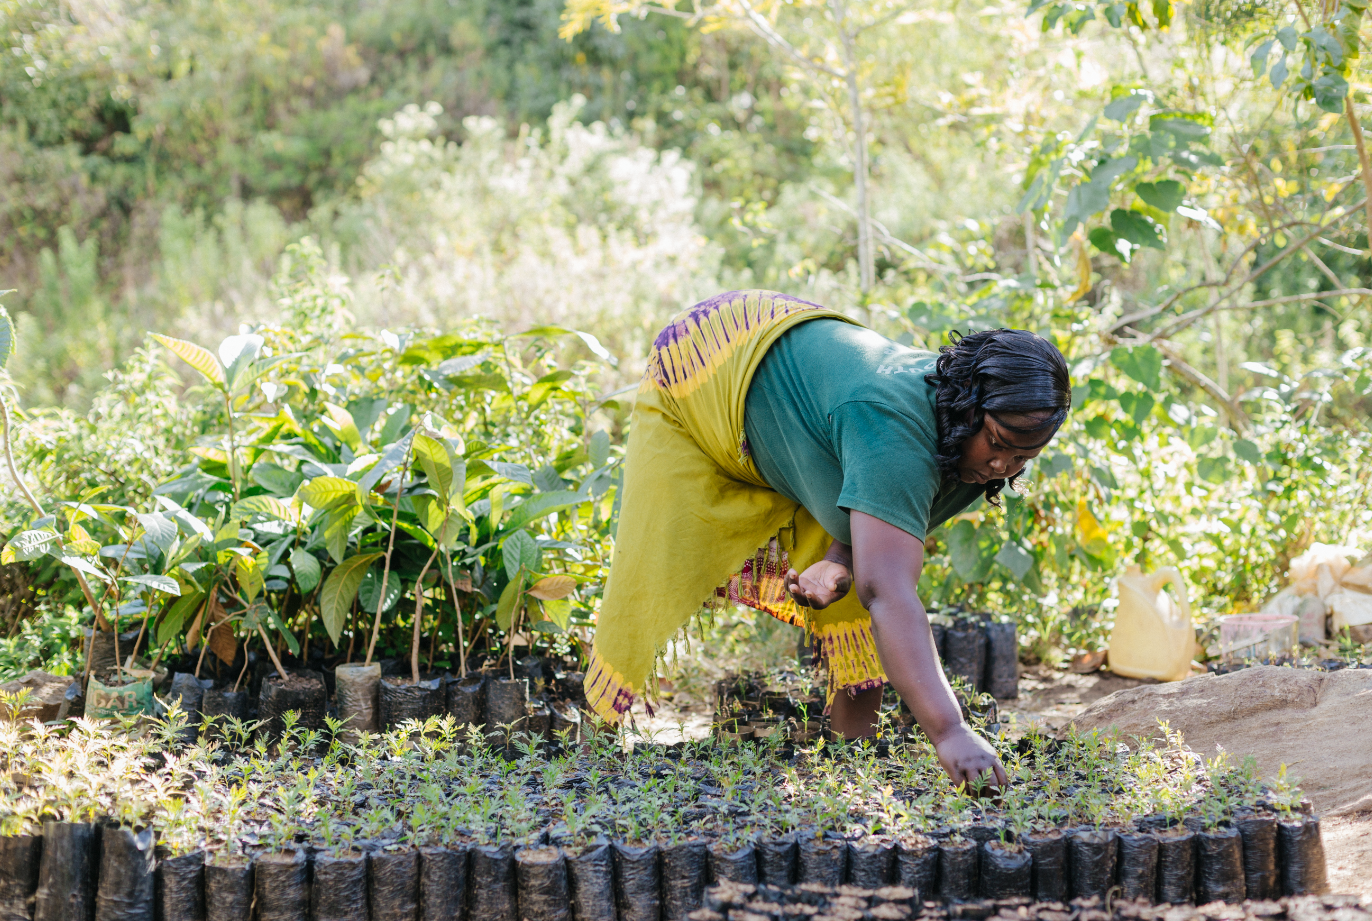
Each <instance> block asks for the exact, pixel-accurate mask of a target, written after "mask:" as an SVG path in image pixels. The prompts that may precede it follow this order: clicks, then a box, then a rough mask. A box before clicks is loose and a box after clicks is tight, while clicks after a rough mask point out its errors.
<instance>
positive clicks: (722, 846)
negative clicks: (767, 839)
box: [710, 841, 757, 884]
mask: <svg viewBox="0 0 1372 921" xmlns="http://www.w3.org/2000/svg"><path fill="white" fill-rule="evenodd" d="M710 880H711V882H713V883H715V884H719V883H723V882H730V883H745V884H746V883H756V882H757V848H755V847H754V846H753V845H752V843H751V842H747V843H744V844H742V845H739V844H735V843H732V842H730V843H727V844H726V843H725V842H723V841H711V842H710Z"/></svg>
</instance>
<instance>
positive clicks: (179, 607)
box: [157, 592, 205, 646]
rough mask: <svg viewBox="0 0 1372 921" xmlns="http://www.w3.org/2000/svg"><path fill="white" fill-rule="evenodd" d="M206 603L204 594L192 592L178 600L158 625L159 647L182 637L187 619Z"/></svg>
mask: <svg viewBox="0 0 1372 921" xmlns="http://www.w3.org/2000/svg"><path fill="white" fill-rule="evenodd" d="M204 601H205V593H204V592H191V593H190V594H188V595H182V596H181V597H180V598H178V599H177V600H176V603H175V604H173V605H172V606H171V607H170V608H168V609H167V613H166V614H164V615H162V622H161V623H160V624H158V625H157V645H158V646H165V645H167V644H168V643H170V642H171V641H172V640H174V639H176V638H177V637H178V636H180V635H181V630H182V628H183V627H185V625H186V618H188V617H190V616H191V614H192V613H193V612H194V611H196V610H197V609H198V608H199V607H200V605H201V604H202V603H203V602H204Z"/></svg>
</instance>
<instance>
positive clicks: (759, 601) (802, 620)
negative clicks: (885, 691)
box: [584, 529, 886, 724]
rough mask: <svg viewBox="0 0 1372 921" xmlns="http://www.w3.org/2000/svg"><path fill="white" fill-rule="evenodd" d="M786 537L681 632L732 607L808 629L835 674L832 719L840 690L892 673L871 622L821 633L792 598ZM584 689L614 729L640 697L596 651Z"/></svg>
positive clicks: (771, 543)
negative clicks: (885, 666) (879, 652)
mask: <svg viewBox="0 0 1372 921" xmlns="http://www.w3.org/2000/svg"><path fill="white" fill-rule="evenodd" d="M783 530H784V529H783ZM780 537H781V535H780V533H778V534H777V536H775V537H773V538H771V539H770V540H768V541H767V543H766V544H763V545H762V546H761V547H758V549H757V552H756V553H755V554H753V556H752V558H751V559H749V560H746V561H745V562H744V564H743V566H741V567H740V568H739V569H738V570H736V571H734V572H732V573H730V574H729V575H728V576H727V577H726V578H725V579H724V580H723V581H722V582H720V584H719V585H718V586H717V587H716V588H715V590H714V592H713V593H712V594H711V595H710V597H709V598H708V599H706V601H705V603H704V604H702V605H701V606H700V609H699V610H698V611H697V612H696V614H695V615H693V616H692V617H691V618H690V620H688V621H687V622H686V623H685V624H683V625H682V628H681V631H680V632H681V633H683V634H686V635H688V636H689V634H688V633H687V631H688V628H689V627H690V625H691V623H692V622H699V621H700V619H702V618H706V617H713V616H714V615H715V614H716V613H717V612H719V611H721V610H723V609H724V608H725V607H726V606H728V605H731V604H738V605H742V606H744V607H749V608H752V609H754V610H756V611H762V612H763V613H765V614H770V615H771V616H772V617H775V618H776V619H777V620H779V621H781V622H782V623H785V624H790V625H791V626H793V627H802V628H804V630H805V634H806V636H807V637H809V638H811V639H818V640H819V648H820V653H821V654H822V655H823V657H824V661H825V665H826V668H827V670H828V673H829V685H828V690H827V693H826V695H825V707H824V712H825V713H828V712H829V708H830V707H831V706H832V705H833V702H834V695H835V694H837V693H838V692H839V691H840V690H846V691H848V693H849V694H857V693H859V692H861V691H866V690H870V689H872V688H879V687H881V686H882V685H884V684H885V683H886V677H885V674H886V673H885V672H884V671H883V670H882V667H881V659H880V657H879V656H878V655H877V647H876V640H875V638H874V637H873V636H872V625H871V621H870V620H869V621H867V622H865V623H864V622H858V621H846V622H842V623H836V624H823V625H820V626H819V627H818V628H816V626H815V624H814V621H813V619H812V618H811V617H810V614H811V611H810V609H809V608H803V607H801V606H800V605H798V604H796V603H795V601H794V600H793V599H792V598H791V597H790V595H789V594H787V592H786V571H787V570H788V569H789V568H790V560H789V557H788V555H787V553H786V551H785V550H784V549H782V547H781V540H780ZM670 645H671V644H670V643H668V646H670ZM665 654H666V648H665V647H664V648H663V649H659V650H657V655H656V656H655V658H654V663H655V667H654V670H653V672H652V673H651V674H650V675H649V676H648V679H647V685H648V687H649V688H650V689H655V688H656V685H657V681H656V677H657V671H656V662H658V661H661V659H662V658H663V656H664V655H665ZM584 686H585V689H586V703H587V705H588V706H589V707H590V708H591V710H592V711H593V712H594V713H595V714H596V715H597V716H599V717H600V718H601V719H602V720H604V721H605V722H607V723H611V724H617V723H619V722H620V721H621V720H622V719H623V718H624V716H625V714H627V713H628V712H629V708H630V707H632V706H633V703H634V698H635V697H636V696H637V695H636V694H635V692H634V690H633V689H632V688H631V687H630V686H629V684H628V682H627V681H626V680H625V679H624V676H623V675H621V674H620V673H619V672H617V671H615V670H614V669H613V668H611V667H610V666H609V665H608V664H606V662H605V660H604V659H602V658H601V657H600V654H599V653H598V652H596V651H595V650H594V649H592V650H591V663H590V667H589V668H588V669H587V672H586V681H585V685H584ZM654 696H655V695H654ZM650 712H651V710H650Z"/></svg>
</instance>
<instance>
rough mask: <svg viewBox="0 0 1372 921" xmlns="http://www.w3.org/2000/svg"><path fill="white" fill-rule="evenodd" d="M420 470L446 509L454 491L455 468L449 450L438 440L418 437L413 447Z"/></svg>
mask: <svg viewBox="0 0 1372 921" xmlns="http://www.w3.org/2000/svg"><path fill="white" fill-rule="evenodd" d="M412 450H413V451H414V456H415V459H416V460H418V461H419V466H420V469H422V470H423V471H424V476H426V477H427V478H428V480H429V488H430V489H432V490H433V491H434V492H436V493H438V495H439V498H440V499H442V501H443V506H444V509H445V510H446V508H447V505H448V499H449V496H451V495H452V489H453V466H452V462H451V460H450V459H449V457H448V449H447V448H446V447H444V446H443V444H442V443H441V442H439V441H438V439H436V438H430V437H429V436H428V435H416V436H415V437H414V442H413V446H412Z"/></svg>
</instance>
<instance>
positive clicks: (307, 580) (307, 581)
mask: <svg viewBox="0 0 1372 921" xmlns="http://www.w3.org/2000/svg"><path fill="white" fill-rule="evenodd" d="M290 560H291V570H292V571H293V572H294V573H295V584H296V587H297V588H299V589H300V591H301V593H302V594H306V595H308V594H309V593H310V592H312V591H314V588H315V586H316V585H318V584H319V579H320V577H321V575H322V570H321V567H320V565H319V559H318V558H317V557H316V556H315V555H314V554H313V553H307V552H306V551H304V550H292V551H291V556H290Z"/></svg>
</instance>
